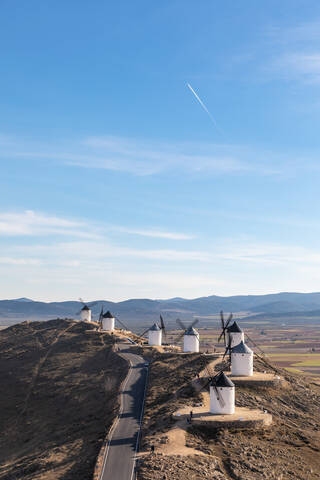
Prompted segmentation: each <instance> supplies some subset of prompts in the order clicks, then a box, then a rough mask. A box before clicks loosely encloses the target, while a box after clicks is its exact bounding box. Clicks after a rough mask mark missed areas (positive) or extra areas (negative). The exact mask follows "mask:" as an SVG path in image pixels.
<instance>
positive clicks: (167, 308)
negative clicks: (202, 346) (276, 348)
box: [0, 292, 320, 325]
mask: <svg viewBox="0 0 320 480" xmlns="http://www.w3.org/2000/svg"><path fill="white" fill-rule="evenodd" d="M24 298H25V297H22V298H19V299H13V300H0V325H7V324H11V323H13V322H14V321H15V322H20V321H24V320H27V319H36V318H40V317H41V318H44V317H53V316H54V317H57V316H58V317H61V318H76V317H77V316H78V314H79V311H80V310H81V308H82V303H81V302H79V301H72V300H70V301H62V302H39V301H35V300H30V299H24ZM91 304H94V305H93V306H92V316H93V319H95V318H98V315H99V313H100V310H101V307H103V309H104V310H111V311H112V313H114V314H115V315H116V316H119V317H120V318H121V319H123V320H127V321H131V320H132V321H134V322H137V321H138V320H139V321H140V323H144V322H146V321H149V320H150V319H151V318H154V317H157V316H159V315H160V313H161V314H163V315H166V317H167V318H168V320H169V321H170V320H173V319H175V318H177V316H181V317H182V318H185V319H192V318H194V317H196V316H204V317H205V316H211V315H212V316H214V315H217V314H219V312H220V310H223V311H224V312H226V313H228V312H233V313H235V314H237V313H241V315H242V316H244V317H245V316H250V315H255V316H257V315H276V314H278V315H280V316H281V315H288V314H291V313H292V314H299V316H300V314H302V313H306V314H307V313H310V312H316V311H318V310H320V293H319V292H310V293H299V292H279V293H272V294H265V295H233V296H228V297H226V296H224V297H222V296H218V295H210V296H207V297H199V298H194V299H184V298H180V297H173V298H171V299H168V300H165V299H164V300H152V299H147V298H133V299H128V300H123V301H120V302H112V301H108V300H97V301H94V302H88V305H89V306H90V305H91ZM8 319H9V323H8Z"/></svg>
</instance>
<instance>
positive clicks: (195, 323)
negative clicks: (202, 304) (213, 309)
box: [188, 318, 199, 328]
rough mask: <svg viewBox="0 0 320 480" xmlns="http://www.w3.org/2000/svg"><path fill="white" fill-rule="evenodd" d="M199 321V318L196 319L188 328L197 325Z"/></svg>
mask: <svg viewBox="0 0 320 480" xmlns="http://www.w3.org/2000/svg"><path fill="white" fill-rule="evenodd" d="M198 323H199V319H198V318H196V319H195V320H194V321H193V322H192V323H191V324H190V325H189V327H188V328H193V327H195V326H196V325H197V324H198Z"/></svg>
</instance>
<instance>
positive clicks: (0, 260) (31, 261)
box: [0, 257, 41, 265]
mask: <svg viewBox="0 0 320 480" xmlns="http://www.w3.org/2000/svg"><path fill="white" fill-rule="evenodd" d="M0 264H1V265H41V261H40V260H39V259H37V258H10V257H0Z"/></svg>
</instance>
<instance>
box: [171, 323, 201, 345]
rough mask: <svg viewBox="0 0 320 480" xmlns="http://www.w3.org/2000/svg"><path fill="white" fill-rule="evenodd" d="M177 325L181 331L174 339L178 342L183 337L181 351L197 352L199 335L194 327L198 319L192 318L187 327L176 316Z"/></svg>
mask: <svg viewBox="0 0 320 480" xmlns="http://www.w3.org/2000/svg"><path fill="white" fill-rule="evenodd" d="M176 322H177V324H178V325H179V327H180V328H181V329H182V333H181V334H180V335H179V336H178V338H177V339H176V342H178V341H179V340H180V339H181V338H182V337H183V351H184V352H186V353H196V352H199V344H200V336H199V332H198V331H197V330H196V329H195V328H194V327H195V326H196V325H197V323H198V322H199V320H198V319H196V320H194V321H193V322H192V323H191V324H190V325H189V326H188V327H187V326H186V325H185V324H184V323H183V322H182V321H181V320H180V319H179V318H178V319H177V320H176Z"/></svg>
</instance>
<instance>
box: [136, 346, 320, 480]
mask: <svg viewBox="0 0 320 480" xmlns="http://www.w3.org/2000/svg"><path fill="white" fill-rule="evenodd" d="M145 354H147V352H146V353H145ZM203 361H204V360H202V362H203ZM199 363H200V365H201V358H200V356H199V355H198V354H193V355H189V356H188V357H186V358H185V359H183V358H182V356H181V355H180V356H178V358H175V356H174V355H173V354H167V355H161V356H160V355H155V354H154V355H153V358H152V359H151V364H150V374H149V388H148V393H147V398H146V404H145V415H144V422H143V435H142V448H141V450H142V452H141V456H140V459H139V462H138V480H163V479H170V480H185V479H186V478H188V479H190V480H202V479H207V478H212V479H217V480H264V479H269V480H317V479H319V478H320V455H319V452H320V448H319V444H320V442H319V441H320V434H319V432H320V418H319V408H320V386H319V385H316V384H314V383H312V380H311V379H309V378H306V377H304V376H301V375H295V374H289V373H288V372H287V371H285V370H282V369H280V370H279V373H280V375H281V376H282V377H283V378H284V379H285V381H284V383H283V385H282V386H279V385H274V386H270V387H258V386H255V387H253V386H251V387H245V386H242V387H240V386H237V387H236V406H239V407H247V408H251V409H261V410H266V411H267V412H269V413H271V414H272V417H273V423H272V425H271V426H269V427H267V428H264V429H255V428H252V429H249V428H248V427H246V428H241V429H236V428H232V429H229V430H228V429H220V430H219V429H210V428H207V427H204V426H203V427H195V426H192V425H191V426H190V425H188V424H187V423H186V422H185V421H184V422H183V421H182V420H181V421H177V422H175V421H173V420H171V414H173V413H174V412H175V411H176V410H177V409H178V408H179V407H180V406H181V405H189V406H190V410H191V409H192V408H193V406H194V404H195V403H198V402H199V401H201V396H200V395H201V393H199V391H198V390H196V389H195V388H194V384H191V381H192V380H195V377H196V373H197V372H199ZM215 368H216V369H220V368H221V365H219V364H217V365H216V367H215ZM255 369H256V370H260V371H264V370H265V369H266V365H265V364H264V363H260V362H259V360H257V359H255ZM270 372H271V370H270ZM151 445H153V446H155V453H150V447H151Z"/></svg>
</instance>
